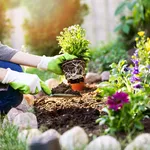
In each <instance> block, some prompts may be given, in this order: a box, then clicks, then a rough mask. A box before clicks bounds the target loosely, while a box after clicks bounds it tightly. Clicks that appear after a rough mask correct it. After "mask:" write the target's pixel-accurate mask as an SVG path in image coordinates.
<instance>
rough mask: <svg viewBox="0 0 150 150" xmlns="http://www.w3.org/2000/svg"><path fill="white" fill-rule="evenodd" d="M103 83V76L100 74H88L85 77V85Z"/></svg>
mask: <svg viewBox="0 0 150 150" xmlns="http://www.w3.org/2000/svg"><path fill="white" fill-rule="evenodd" d="M100 81H101V75H100V74H99V73H93V72H88V73H87V74H86V76H85V83H89V84H91V83H96V82H100Z"/></svg>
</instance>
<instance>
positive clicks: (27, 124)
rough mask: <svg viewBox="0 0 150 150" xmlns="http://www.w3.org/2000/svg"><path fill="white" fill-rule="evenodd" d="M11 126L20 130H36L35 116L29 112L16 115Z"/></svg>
mask: <svg viewBox="0 0 150 150" xmlns="http://www.w3.org/2000/svg"><path fill="white" fill-rule="evenodd" d="M13 124H14V125H16V126H17V127H19V129H20V130H23V129H29V128H38V123H37V118H36V116H35V115H34V114H33V113H29V112H26V113H21V114H18V115H17V116H16V117H15V119H14V122H13Z"/></svg>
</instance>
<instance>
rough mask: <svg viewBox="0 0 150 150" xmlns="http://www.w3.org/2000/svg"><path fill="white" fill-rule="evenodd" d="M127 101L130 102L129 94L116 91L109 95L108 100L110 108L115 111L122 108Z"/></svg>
mask: <svg viewBox="0 0 150 150" xmlns="http://www.w3.org/2000/svg"><path fill="white" fill-rule="evenodd" d="M125 103H129V98H128V94H127V93H125V92H116V93H115V94H113V95H112V96H109V97H108V100H107V104H108V105H109V109H113V110H115V111H117V110H119V109H121V108H122V106H123V105H124V104H125Z"/></svg>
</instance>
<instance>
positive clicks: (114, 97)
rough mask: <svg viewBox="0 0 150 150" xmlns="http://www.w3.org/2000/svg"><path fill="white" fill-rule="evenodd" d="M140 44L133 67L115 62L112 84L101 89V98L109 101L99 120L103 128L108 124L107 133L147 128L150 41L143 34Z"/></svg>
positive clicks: (133, 60) (133, 57)
mask: <svg viewBox="0 0 150 150" xmlns="http://www.w3.org/2000/svg"><path fill="white" fill-rule="evenodd" d="M136 42H137V43H136V48H137V50H136V51H135V53H134V55H133V56H132V62H133V65H131V66H127V63H126V61H125V60H122V61H120V62H119V63H118V64H115V63H113V64H112V65H111V68H112V70H111V75H110V79H109V82H104V83H101V84H100V85H99V88H98V89H97V93H98V94H97V98H99V99H103V100H104V101H106V107H105V108H104V109H103V111H104V112H105V115H103V116H101V117H100V118H99V119H98V120H97V122H99V123H100V125H103V124H106V125H107V127H108V128H107V129H105V133H114V132H117V131H125V132H127V133H129V132H131V131H133V132H134V131H136V130H142V129H143V128H144V126H143V124H142V123H141V121H142V119H144V116H145V112H146V111H147V110H148V109H149V102H150V101H149V96H150V94H149V91H150V87H149V83H150V77H149V53H150V51H149V50H150V40H149V38H146V36H145V33H144V32H139V33H138V37H137V38H136Z"/></svg>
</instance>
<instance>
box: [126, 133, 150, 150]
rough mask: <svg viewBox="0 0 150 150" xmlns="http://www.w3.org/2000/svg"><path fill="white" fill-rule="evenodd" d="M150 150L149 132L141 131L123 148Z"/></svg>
mask: <svg viewBox="0 0 150 150" xmlns="http://www.w3.org/2000/svg"><path fill="white" fill-rule="evenodd" d="M133 149H135V150H150V134H149V133H143V134H141V135H139V136H137V137H136V138H135V139H134V141H133V142H131V143H130V144H129V145H127V147H126V148H125V150H133Z"/></svg>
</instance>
